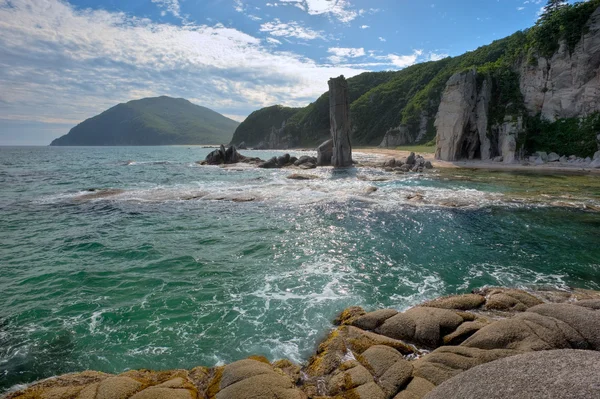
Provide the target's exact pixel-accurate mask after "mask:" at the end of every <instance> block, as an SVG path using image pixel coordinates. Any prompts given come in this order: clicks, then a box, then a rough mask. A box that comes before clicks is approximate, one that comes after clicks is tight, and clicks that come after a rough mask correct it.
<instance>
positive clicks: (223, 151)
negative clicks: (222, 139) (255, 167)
mask: <svg viewBox="0 0 600 399" xmlns="http://www.w3.org/2000/svg"><path fill="white" fill-rule="evenodd" d="M239 162H246V163H254V164H257V163H258V162H260V159H259V158H249V157H245V156H243V155H242V154H240V153H239V152H238V150H237V148H236V147H235V146H233V145H232V146H230V147H229V148H225V146H224V145H221V147H219V148H217V149H216V150H214V151H213V152H211V153H210V154H208V155H207V156H206V159H205V160H204V161H202V162H199V164H200V165H232V164H236V163H239Z"/></svg>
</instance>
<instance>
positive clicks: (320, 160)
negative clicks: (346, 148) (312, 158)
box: [317, 140, 333, 166]
mask: <svg viewBox="0 0 600 399" xmlns="http://www.w3.org/2000/svg"><path fill="white" fill-rule="evenodd" d="M332 157H333V140H327V141H325V142H324V143H322V144H321V145H320V146H319V147H317V166H329V165H331V159H332Z"/></svg>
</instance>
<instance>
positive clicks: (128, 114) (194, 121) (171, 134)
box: [50, 96, 239, 146]
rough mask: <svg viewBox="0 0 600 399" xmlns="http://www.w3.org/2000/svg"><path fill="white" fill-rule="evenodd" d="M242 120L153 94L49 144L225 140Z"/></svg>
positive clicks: (123, 106) (88, 121) (185, 142)
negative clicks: (152, 96) (237, 120)
mask: <svg viewBox="0 0 600 399" xmlns="http://www.w3.org/2000/svg"><path fill="white" fill-rule="evenodd" d="M238 125H239V123H238V122H236V121H234V120H232V119H229V118H226V117H225V116H223V115H221V114H219V113H217V112H215V111H212V110H210V109H208V108H205V107H201V106H198V105H195V104H192V103H191V102H189V101H188V100H185V99H183V98H170V97H165V96H163V97H154V98H144V99H141V100H135V101H130V102H128V103H125V104H119V105H116V106H114V107H112V108H110V109H108V110H107V111H104V112H103V113H101V114H100V115H97V116H94V117H93V118H90V119H87V120H85V121H83V122H82V123H80V124H79V125H77V126H75V127H74V128H73V129H71V131H70V132H69V133H68V134H67V135H65V136H62V137H60V138H58V139H56V140H54V141H53V142H52V143H51V144H50V145H53V146H80V145H81V146H87V145H89V146H117V145H123V146H127V145H173V144H222V143H228V142H229V141H230V140H231V137H232V135H233V132H234V131H235V129H236V128H237V127H238Z"/></svg>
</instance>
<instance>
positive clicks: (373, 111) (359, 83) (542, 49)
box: [234, 0, 600, 155]
mask: <svg viewBox="0 0 600 399" xmlns="http://www.w3.org/2000/svg"><path fill="white" fill-rule="evenodd" d="M599 6H600V0H590V1H587V2H579V3H575V4H566V3H565V2H564V1H555V0H551V1H550V2H549V3H548V6H547V8H546V11H545V12H544V14H542V16H541V17H540V19H539V21H538V22H537V23H536V24H535V25H534V26H533V27H531V28H530V29H527V30H525V31H519V32H516V33H515V34H513V35H511V36H509V37H506V38H504V39H500V40H497V41H494V42H493V43H491V44H489V45H487V46H482V47H480V48H478V49H476V50H474V51H470V52H467V53H465V54H463V55H461V56H458V57H453V58H450V57H448V58H445V59H442V60H439V61H431V62H426V63H422V64H417V65H413V66H411V67H408V68H406V69H403V70H401V71H396V72H374V73H363V74H361V75H359V76H356V77H353V78H351V79H348V84H349V89H350V104H351V107H350V111H351V116H352V124H353V137H352V141H353V144H354V145H378V144H379V143H380V142H381V140H382V139H383V137H384V135H385V133H386V132H387V131H388V130H389V129H392V128H395V127H398V126H401V125H404V126H406V127H407V128H408V131H409V132H410V135H411V136H412V137H413V138H416V137H417V136H418V135H419V133H420V130H421V129H422V127H423V125H424V126H426V132H425V134H421V136H420V140H419V141H418V143H419V144H422V143H426V142H429V141H431V140H432V139H433V138H435V135H436V131H435V127H434V126H433V120H434V119H435V115H436V113H437V109H438V107H439V104H440V101H441V97H442V93H443V91H444V89H445V86H446V82H447V81H448V79H449V78H450V77H451V76H452V75H453V74H455V73H457V72H461V71H464V70H467V69H472V68H475V69H476V70H477V73H478V77H479V78H480V79H490V80H491V83H492V93H493V95H492V103H491V105H490V114H491V118H490V120H489V123H490V125H493V124H498V123H502V121H503V119H504V118H505V116H507V115H510V116H515V115H522V114H524V113H525V108H524V103H523V96H522V94H521V92H520V89H519V74H518V70H517V69H518V68H517V66H518V65H519V64H521V63H523V62H527V61H529V62H531V63H535V62H537V58H538V57H548V56H551V55H552V54H553V53H554V52H555V51H556V50H557V49H558V46H559V41H560V40H563V39H564V40H565V41H566V42H567V44H568V46H569V48H570V49H571V51H572V50H573V49H574V48H575V45H576V44H577V43H578V42H579V40H580V39H581V36H582V35H583V34H585V33H587V31H586V29H587V28H586V22H587V21H588V20H589V18H590V16H591V14H592V13H593V12H594V10H595V9H596V8H598V7H599ZM423 120H425V122H426V123H425V124H423ZM528 120H529V119H528ZM576 120H578V119H576ZM248 122H250V121H248ZM251 122H252V125H259V124H260V122H259V121H257V120H252V121H251ZM538 122H539V123H538ZM541 123H542V120H541V119H538V120H537V122H536V125H535V126H533V125H532V129H531V132H529V133H528V137H529V139H528V140H529V141H528V142H529V143H530V144H531V145H536V146H537V145H541V143H542V142H544V138H543V137H541V136H540V137H538V138H537V139H535V140H533V139H532V137H533V136H535V135H536V134H537V132H538V127H539V125H540V124H541ZM556 123H558V122H556ZM561 123H563V122H561ZM267 124H268V123H267ZM571 124H572V125H573V126H575V125H577V123H575V121H573V122H571ZM584 125H585V124H584ZM544 126H545V127H550V130H549V131H553V130H556V129H558V126H559V125H556V126H553V124H551V123H549V122H544ZM277 127H280V126H277ZM249 129H251V127H250V126H248V125H247V123H246V122H244V123H242V124H241V125H240V127H239V128H238V131H240V132H244V131H246V130H249ZM268 132H270V129H269V131H268ZM268 132H267V131H266V130H263V131H262V136H263V137H264V136H265V135H266V134H267V133H268ZM282 133H283V134H282V135H288V136H291V137H293V138H294V144H295V145H302V146H314V145H318V144H319V143H320V142H322V141H323V140H325V139H326V138H327V137H328V136H329V110H328V97H327V93H325V94H323V95H322V96H321V97H320V98H319V99H318V100H317V101H315V102H314V103H312V104H310V105H308V106H307V107H305V108H301V109H299V110H298V111H297V112H296V113H294V115H293V116H291V117H290V118H289V119H288V121H287V125H286V127H285V129H284V130H283V131H282ZM421 133H422V132H421ZM257 134H258V135H259V136H260V135H261V133H260V129H259V130H258V131H257ZM236 135H237V132H236ZM575 135H576V136H584V137H586V140H587V137H588V136H589V135H586V134H585V133H583V132H579V131H577V132H575ZM234 141H235V140H234ZM590 143H591V142H590ZM590 143H587V144H585V146H588V145H590ZM585 146H584V147H585ZM557 150H558V149H554V151H557ZM561 152H564V151H561ZM582 155H583V154H582Z"/></svg>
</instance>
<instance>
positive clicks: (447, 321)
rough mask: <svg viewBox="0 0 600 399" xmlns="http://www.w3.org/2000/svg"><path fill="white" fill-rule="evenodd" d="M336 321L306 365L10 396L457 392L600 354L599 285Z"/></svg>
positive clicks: (407, 398)
mask: <svg viewBox="0 0 600 399" xmlns="http://www.w3.org/2000/svg"><path fill="white" fill-rule="evenodd" d="M333 324H334V326H332V327H333V328H332V330H331V331H330V332H329V334H328V335H327V337H326V338H325V339H324V340H323V341H322V342H321V343H320V345H319V346H318V348H317V349H316V352H315V353H314V355H313V356H312V357H311V358H310V360H308V362H306V363H304V364H302V365H299V364H295V363H293V362H291V361H289V360H285V359H284V360H279V361H274V362H270V361H269V360H268V359H266V358H264V357H261V356H251V357H249V358H247V359H244V360H239V361H236V362H234V363H231V364H228V365H225V366H215V367H211V368H209V367H202V366H200V367H196V368H194V369H191V370H166V371H151V370H130V371H126V372H124V373H122V374H119V375H112V374H107V373H102V372H95V371H85V372H82V373H73V374H66V375H63V376H58V377H52V378H48V379H45V380H42V381H38V382H34V383H32V384H30V385H28V386H26V387H22V386H21V387H15V388H16V389H19V388H21V389H20V390H18V391H13V392H7V393H5V394H4V396H3V398H5V399H31V398H46V397H52V398H56V399H73V398H81V399H87V398H89V399H100V398H115V399H117V398H120V399H126V398H132V399H163V398H175V399H179V398H180V399H200V398H209V399H212V398H217V399H240V398H265V399H311V398H315V399H317V398H319V399H326V398H332V399H350V398H352V399H355V398H359V399H360V398H362V399H371V398H373V399H420V398H426V397H427V398H429V397H430V395H433V397H450V395H451V394H452V392H453V390H445V388H444V387H446V386H447V385H450V386H452V383H453V381H456V380H455V379H456V378H460V381H461V384H463V386H464V385H465V381H464V380H465V379H466V380H467V383H466V385H467V388H470V389H475V388H477V389H479V388H481V387H480V386H479V379H478V373H479V372H480V370H482V369H481V368H482V367H485V368H487V369H490V368H491V369H492V370H493V371H495V372H496V373H497V374H499V375H498V378H502V377H503V373H506V371H505V370H502V367H503V366H502V364H504V363H505V362H506V359H508V358H510V359H511V360H510V362H512V363H515V362H516V364H517V365H519V364H528V362H529V360H530V359H531V358H532V357H533V358H537V357H540V356H541V357H542V358H545V357H546V356H547V354H548V355H551V353H558V352H556V351H557V350H562V351H561V352H560V353H561V354H564V357H567V358H568V359H571V360H573V358H576V359H578V358H579V357H581V356H583V357H585V358H586V359H587V358H589V357H590V356H591V357H592V358H594V359H598V360H600V352H599V351H600V336H598V334H597V329H596V328H595V326H597V325H600V292H597V291H591V290H585V289H569V290H556V289H543V288H540V289H537V290H528V289H523V290H521V289H514V288H496V287H484V288H481V289H475V290H473V291H472V292H471V293H465V294H458V295H453V296H448V297H440V298H437V299H434V300H430V301H427V302H424V303H421V304H419V305H416V306H414V307H412V308H410V309H408V310H406V311H404V312H398V311H397V310H394V309H379V310H374V311H371V312H366V311H365V310H363V309H362V308H360V307H350V308H347V309H346V310H344V311H343V312H342V313H341V314H340V315H339V316H338V317H337V318H336V319H335V321H334V323H333ZM571 349H578V350H577V351H573V350H571ZM551 356H552V355H551ZM564 357H559V358H558V360H559V362H558V363H556V364H555V365H560V364H562V363H561V362H562V361H563V358H564ZM478 366H479V367H478ZM498 370H500V371H498ZM525 374H526V375H525V376H523V378H525V379H532V380H538V381H539V380H540V379H544V378H549V379H553V378H555V377H557V376H556V375H548V374H547V370H546V368H545V367H528V368H527V370H526V373H525ZM593 375H594V374H589V375H586V376H583V377H582V376H581V375H580V374H576V373H574V374H573V375H571V374H570V373H569V372H568V371H566V372H563V373H562V374H561V378H563V379H566V380H567V381H568V382H569V383H570V384H573V385H574V386H575V388H577V389H583V390H584V391H585V389H592V388H591V387H593V386H594V385H593V384H594V383H595V382H596V381H595V379H594V377H593ZM447 381H448V383H446V382H447ZM511 382H512V381H504V383H505V384H510V383H511ZM586 387H588V388H586ZM554 389H556V391H554V393H555V394H556V393H557V392H559V391H558V389H559V387H555V388H554ZM585 392H587V391H585ZM436 395H437V396H436ZM551 397H558V396H552V395H551Z"/></svg>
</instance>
